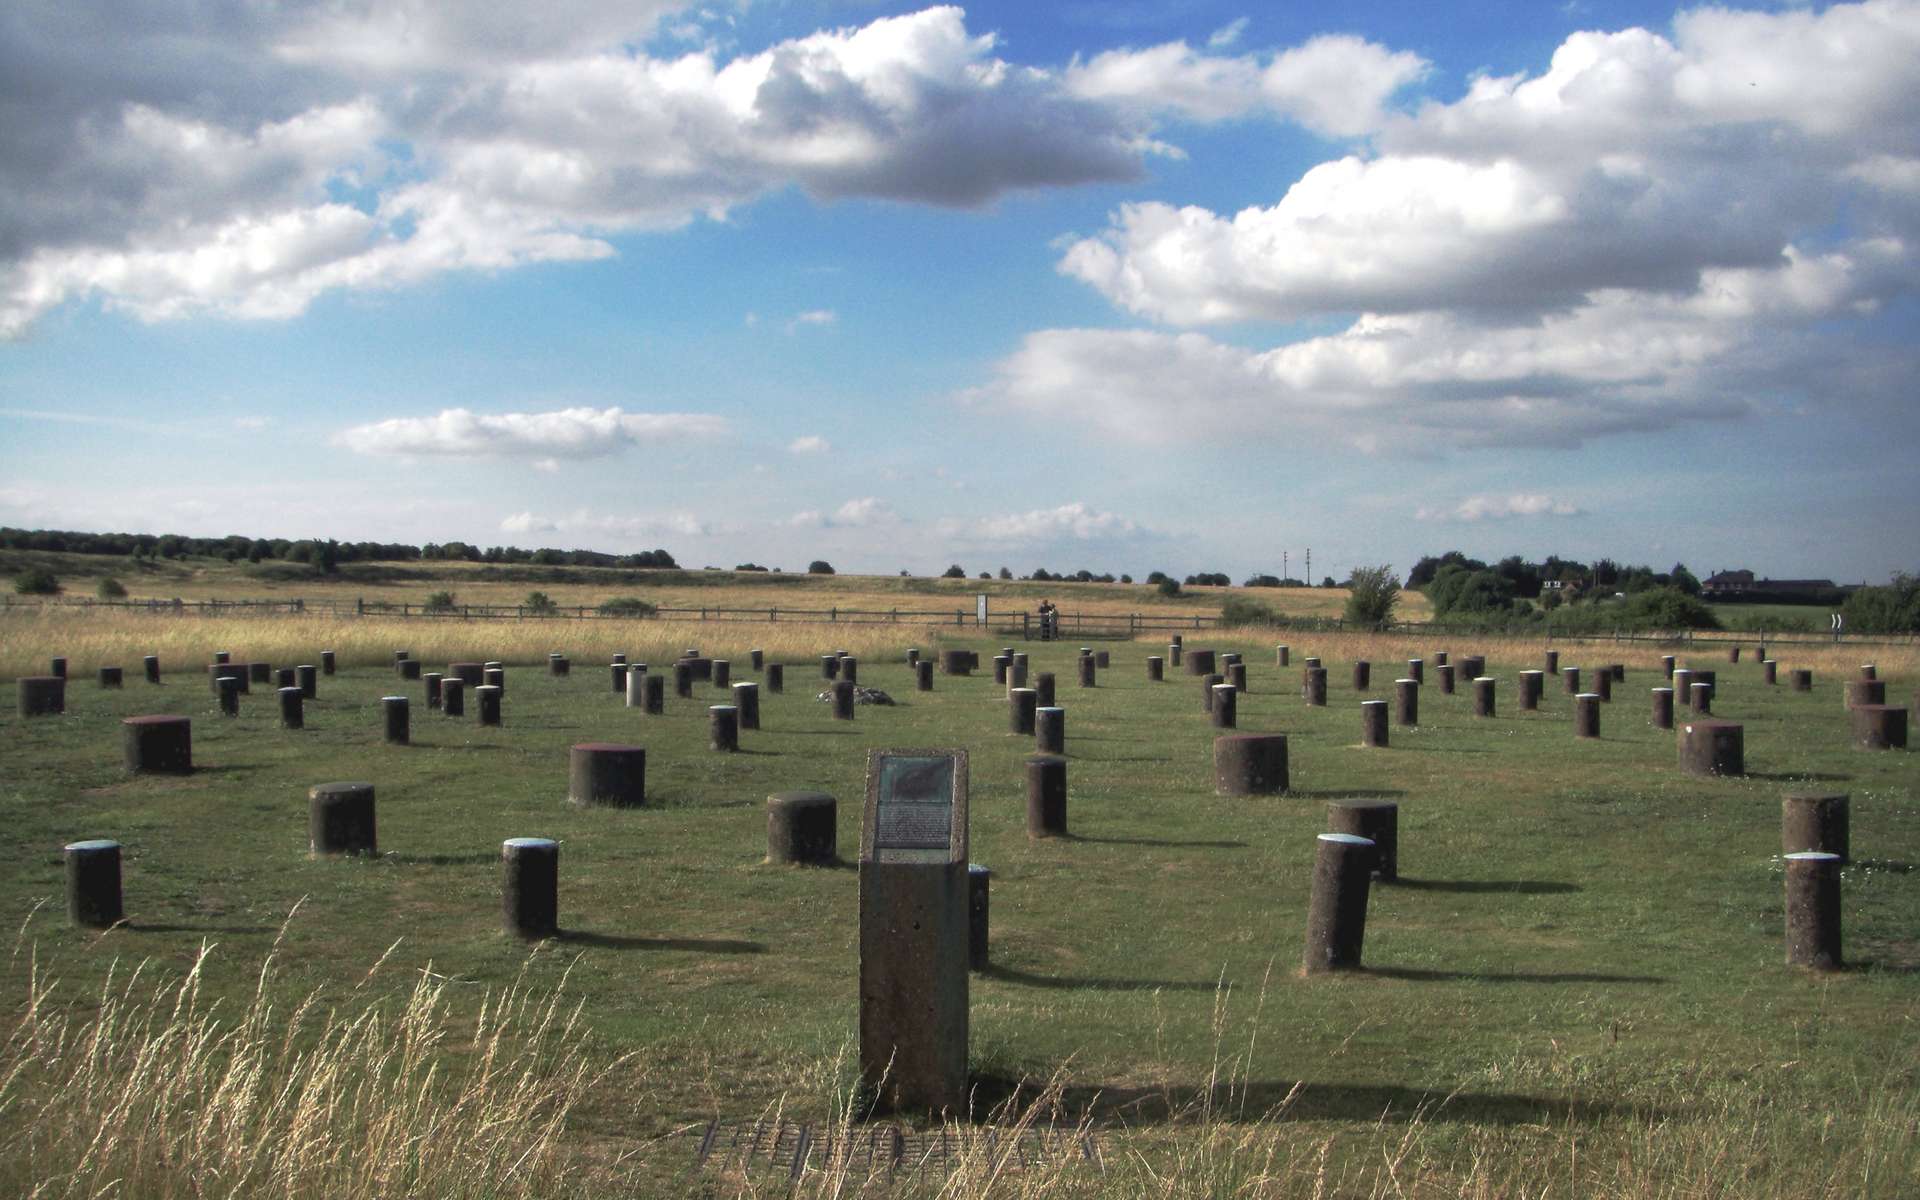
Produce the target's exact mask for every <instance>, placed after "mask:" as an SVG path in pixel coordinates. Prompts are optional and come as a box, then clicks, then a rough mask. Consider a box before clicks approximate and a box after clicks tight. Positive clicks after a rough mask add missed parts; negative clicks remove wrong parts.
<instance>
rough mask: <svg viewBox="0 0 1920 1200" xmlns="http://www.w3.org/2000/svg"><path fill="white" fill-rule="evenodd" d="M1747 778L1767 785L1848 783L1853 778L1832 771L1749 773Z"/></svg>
mask: <svg viewBox="0 0 1920 1200" xmlns="http://www.w3.org/2000/svg"><path fill="white" fill-rule="evenodd" d="M1745 778H1747V779H1760V780H1764V781H1766V782H1767V783H1846V782H1848V781H1849V780H1851V779H1852V778H1853V776H1851V775H1840V774H1836V773H1834V772H1831V771H1748V772H1747V773H1746V776H1745Z"/></svg>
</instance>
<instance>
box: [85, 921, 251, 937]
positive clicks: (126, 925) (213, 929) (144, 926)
mask: <svg viewBox="0 0 1920 1200" xmlns="http://www.w3.org/2000/svg"><path fill="white" fill-rule="evenodd" d="M114 928H115V929H125V930H127V931H129V932H132V933H218V934H222V935H225V936H227V937H243V936H245V935H248V934H256V933H273V932H275V931H276V930H278V928H279V926H277V925H168V924H164V923H157V922H156V923H154V924H148V923H147V922H145V921H122V922H120V923H119V924H118V925H115V926H114Z"/></svg>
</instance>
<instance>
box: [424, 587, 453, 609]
mask: <svg viewBox="0 0 1920 1200" xmlns="http://www.w3.org/2000/svg"><path fill="white" fill-rule="evenodd" d="M426 609H427V611H428V612H452V611H453V593H452V592H435V593H433V594H432V595H430V596H428V597H427V603H426Z"/></svg>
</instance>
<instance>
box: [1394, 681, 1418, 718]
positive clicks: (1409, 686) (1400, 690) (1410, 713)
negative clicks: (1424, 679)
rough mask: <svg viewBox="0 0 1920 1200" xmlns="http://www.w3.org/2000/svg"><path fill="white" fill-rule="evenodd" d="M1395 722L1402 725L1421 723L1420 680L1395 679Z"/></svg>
mask: <svg viewBox="0 0 1920 1200" xmlns="http://www.w3.org/2000/svg"><path fill="white" fill-rule="evenodd" d="M1393 723H1394V724H1395V725H1401V726H1413V725H1418V724H1419V723H1420V681H1419V680H1417V679H1396V680H1394V681H1393Z"/></svg>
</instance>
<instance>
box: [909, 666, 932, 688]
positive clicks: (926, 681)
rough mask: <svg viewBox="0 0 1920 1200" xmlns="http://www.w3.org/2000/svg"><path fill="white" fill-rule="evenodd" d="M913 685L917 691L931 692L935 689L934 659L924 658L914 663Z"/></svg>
mask: <svg viewBox="0 0 1920 1200" xmlns="http://www.w3.org/2000/svg"><path fill="white" fill-rule="evenodd" d="M913 686H914V689H915V690H916V691H922V692H930V691H932V690H933V660H932V659H930V658H923V659H921V660H920V661H919V662H917V663H915V664H913Z"/></svg>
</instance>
